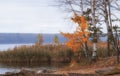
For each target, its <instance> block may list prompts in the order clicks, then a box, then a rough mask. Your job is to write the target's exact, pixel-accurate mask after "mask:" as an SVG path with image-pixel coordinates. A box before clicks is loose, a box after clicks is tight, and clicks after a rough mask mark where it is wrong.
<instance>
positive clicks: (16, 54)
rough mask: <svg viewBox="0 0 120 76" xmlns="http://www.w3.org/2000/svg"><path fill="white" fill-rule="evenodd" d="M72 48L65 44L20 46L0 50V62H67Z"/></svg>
mask: <svg viewBox="0 0 120 76" xmlns="http://www.w3.org/2000/svg"><path fill="white" fill-rule="evenodd" d="M72 54H73V52H72V50H71V49H69V48H67V47H66V46H63V45H59V46H53V45H44V46H30V47H28V46H21V47H16V48H14V49H13V50H7V51H0V62H2V63H3V62H4V63H27V64H32V63H41V64H42V63H49V64H51V62H52V63H58V62H59V63H63V62H64V63H69V62H70V61H71V57H72Z"/></svg>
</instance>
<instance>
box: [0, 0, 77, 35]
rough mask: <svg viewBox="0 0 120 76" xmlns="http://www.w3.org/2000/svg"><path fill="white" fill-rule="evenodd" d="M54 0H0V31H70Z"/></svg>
mask: <svg viewBox="0 0 120 76" xmlns="http://www.w3.org/2000/svg"><path fill="white" fill-rule="evenodd" d="M53 3H54V0H0V33H59V32H70V31H73V30H75V27H73V26H71V25H69V23H68V22H67V21H66V19H65V13H63V12H61V10H60V9H59V8H58V7H54V6H51V5H53Z"/></svg>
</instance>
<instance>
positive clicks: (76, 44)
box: [62, 14, 90, 51]
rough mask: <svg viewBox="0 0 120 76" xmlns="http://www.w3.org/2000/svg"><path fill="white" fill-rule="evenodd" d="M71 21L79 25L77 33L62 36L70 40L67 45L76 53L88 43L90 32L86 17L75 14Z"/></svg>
mask: <svg viewBox="0 0 120 76" xmlns="http://www.w3.org/2000/svg"><path fill="white" fill-rule="evenodd" d="M71 20H72V21H73V22H75V23H77V24H78V26H77V28H76V30H75V32H74V33H62V34H63V35H64V36H65V37H66V38H67V39H68V42H67V43H66V45H67V46H68V47H70V48H72V49H73V50H74V51H78V49H80V48H84V44H85V43H87V42H88V39H89V34H90V32H89V31H88V30H87V21H86V18H85V17H84V16H78V15H77V14H75V17H74V18H71Z"/></svg>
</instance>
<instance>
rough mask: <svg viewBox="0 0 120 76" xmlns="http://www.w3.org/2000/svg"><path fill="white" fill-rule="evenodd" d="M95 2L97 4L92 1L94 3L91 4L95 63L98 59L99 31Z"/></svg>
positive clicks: (93, 57) (94, 0)
mask: <svg viewBox="0 0 120 76" xmlns="http://www.w3.org/2000/svg"><path fill="white" fill-rule="evenodd" d="M95 2H96V0H92V2H91V10H92V24H93V27H94V38H93V53H92V60H94V61H96V57H97V30H96V22H95Z"/></svg>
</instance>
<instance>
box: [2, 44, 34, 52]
mask: <svg viewBox="0 0 120 76" xmlns="http://www.w3.org/2000/svg"><path fill="white" fill-rule="evenodd" d="M23 45H27V46H31V45H33V44H32V43H31V44H0V51H6V50H7V49H13V48H14V47H20V46H23Z"/></svg>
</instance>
